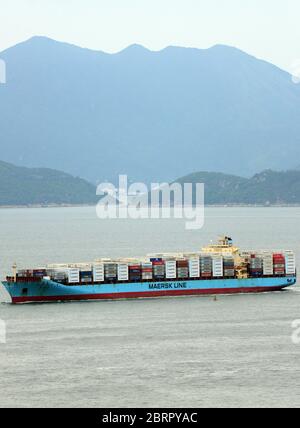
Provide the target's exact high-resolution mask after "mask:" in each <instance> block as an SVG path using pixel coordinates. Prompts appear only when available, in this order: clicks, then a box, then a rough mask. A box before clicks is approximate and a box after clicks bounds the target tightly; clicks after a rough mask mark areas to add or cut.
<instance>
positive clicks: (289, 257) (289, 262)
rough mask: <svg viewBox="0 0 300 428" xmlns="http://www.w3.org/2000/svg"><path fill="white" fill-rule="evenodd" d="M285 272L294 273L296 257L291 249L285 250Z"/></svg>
mask: <svg viewBox="0 0 300 428" xmlns="http://www.w3.org/2000/svg"><path fill="white" fill-rule="evenodd" d="M285 273H286V274H287V275H296V257H295V254H294V253H293V251H286V252H285Z"/></svg>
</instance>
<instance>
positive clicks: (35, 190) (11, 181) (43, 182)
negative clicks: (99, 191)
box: [0, 161, 96, 206]
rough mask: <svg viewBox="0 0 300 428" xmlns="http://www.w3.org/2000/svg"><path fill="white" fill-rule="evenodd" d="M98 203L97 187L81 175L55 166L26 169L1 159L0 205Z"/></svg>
mask: <svg viewBox="0 0 300 428" xmlns="http://www.w3.org/2000/svg"><path fill="white" fill-rule="evenodd" d="M95 202H96V188H95V186H93V185H92V184H90V183H88V182H87V181H85V180H82V179H81V178H75V177H72V176H71V175H69V174H66V173H63V172H60V171H56V170H52V169H46V168H23V167H17V166H14V165H12V164H9V163H6V162H1V161H0V206H11V205H12V206H14V205H52V204H55V205H67V204H74V205H75V204H90V203H95Z"/></svg>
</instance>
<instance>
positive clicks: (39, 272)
mask: <svg viewBox="0 0 300 428" xmlns="http://www.w3.org/2000/svg"><path fill="white" fill-rule="evenodd" d="M44 276H47V271H46V269H34V270H33V277H34V278H43V277H44Z"/></svg>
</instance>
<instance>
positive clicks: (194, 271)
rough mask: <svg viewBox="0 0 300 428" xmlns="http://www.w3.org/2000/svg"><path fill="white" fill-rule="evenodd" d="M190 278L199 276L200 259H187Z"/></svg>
mask: <svg viewBox="0 0 300 428" xmlns="http://www.w3.org/2000/svg"><path fill="white" fill-rule="evenodd" d="M189 271H190V278H200V259H199V257H192V258H190V259H189Z"/></svg>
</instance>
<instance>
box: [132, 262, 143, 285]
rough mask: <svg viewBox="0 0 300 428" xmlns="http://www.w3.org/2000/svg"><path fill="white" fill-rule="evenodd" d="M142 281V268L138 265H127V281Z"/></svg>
mask: <svg viewBox="0 0 300 428" xmlns="http://www.w3.org/2000/svg"><path fill="white" fill-rule="evenodd" d="M141 279H142V268H141V265H140V264H136V263H135V264H130V265H129V281H133V282H139V281H141Z"/></svg>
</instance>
